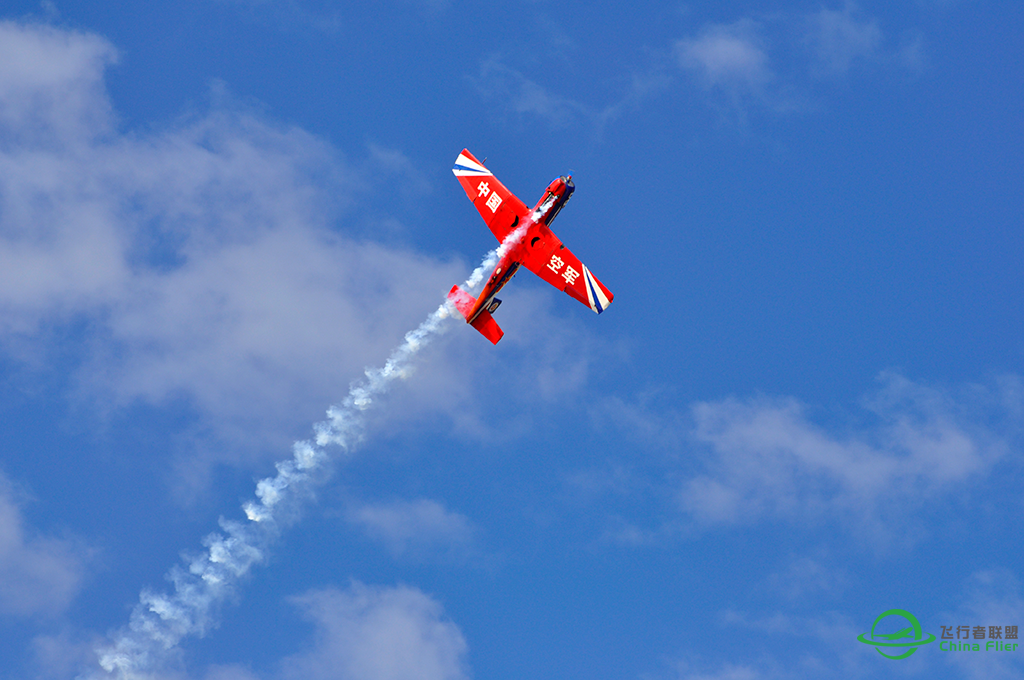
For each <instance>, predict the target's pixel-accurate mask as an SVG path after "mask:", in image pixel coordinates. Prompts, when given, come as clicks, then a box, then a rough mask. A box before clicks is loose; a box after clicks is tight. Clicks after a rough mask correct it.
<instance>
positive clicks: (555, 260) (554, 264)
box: [548, 255, 565, 274]
mask: <svg viewBox="0 0 1024 680" xmlns="http://www.w3.org/2000/svg"><path fill="white" fill-rule="evenodd" d="M564 264H565V262H563V261H562V258H560V257H559V256H558V255H552V256H551V262H548V269H550V270H551V271H553V272H554V273H556V274H557V273H558V270H559V269H561V268H562V265H564Z"/></svg>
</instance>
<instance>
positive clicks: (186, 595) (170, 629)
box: [82, 225, 526, 680]
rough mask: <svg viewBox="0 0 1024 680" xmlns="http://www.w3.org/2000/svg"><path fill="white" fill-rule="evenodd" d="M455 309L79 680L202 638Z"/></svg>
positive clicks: (136, 615) (180, 569)
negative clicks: (332, 449) (338, 452)
mask: <svg viewBox="0 0 1024 680" xmlns="http://www.w3.org/2000/svg"><path fill="white" fill-rule="evenodd" d="M525 231H526V229H525V225H524V226H522V227H520V228H519V229H517V230H516V231H514V232H513V233H511V234H509V236H508V237H507V238H506V239H505V240H504V241H503V242H502V244H501V246H499V247H498V248H497V249H495V250H492V251H491V252H490V253H488V254H487V256H486V257H485V258H484V260H483V262H482V263H481V264H480V266H479V267H477V268H476V269H475V270H474V271H473V273H472V274H471V275H470V276H469V278H468V279H467V280H466V283H465V284H464V285H463V287H464V288H467V289H470V290H471V289H473V288H475V287H476V286H477V285H479V284H480V282H481V281H482V280H483V277H484V275H485V274H486V273H487V272H488V271H489V270H490V269H491V268H493V267H494V266H495V264H496V263H497V261H498V259H500V258H501V256H502V255H504V253H505V252H506V251H507V250H508V248H510V247H511V246H512V245H514V244H515V243H517V242H518V241H519V240H520V239H521V238H522V236H523V234H524V233H525ZM453 313H455V314H456V315H457V313H456V312H455V311H454V307H453V306H452V304H451V303H450V302H448V301H445V303H444V304H442V305H441V306H440V307H438V308H437V310H436V311H434V313H433V314H431V315H430V316H428V317H427V319H426V321H424V322H423V323H422V324H420V325H419V327H418V328H416V329H415V330H413V331H410V332H409V333H407V334H406V336H405V341H404V342H403V343H402V344H401V345H400V346H399V347H398V348H397V349H395V350H394V351H393V352H392V353H391V356H389V357H388V360H387V362H386V363H385V364H384V367H383V368H380V369H367V371H366V378H365V380H363V381H362V382H360V383H358V384H356V385H353V386H352V388H351V389H350V390H349V393H348V396H347V397H346V398H345V400H344V401H343V402H342V403H341V405H338V406H332V407H331V408H330V409H328V411H327V416H328V419H327V420H326V421H324V422H321V423H317V424H316V425H314V426H313V430H314V432H315V434H316V436H315V437H314V441H312V442H310V441H300V442H296V443H295V444H294V446H293V447H292V449H293V457H292V458H291V459H289V460H284V461H281V462H279V463H278V464H277V475H276V476H274V477H268V478H266V479H262V480H260V481H259V482H258V483H257V484H256V500H254V501H249V502H247V503H245V505H243V510H244V511H245V515H246V517H247V521H236V520H229V519H224V518H221V520H220V528H221V530H222V531H223V533H213V534H210V535H209V536H207V537H206V538H205V539H203V545H204V546H205V548H206V550H205V551H204V552H202V553H200V554H199V555H196V556H194V557H191V558H186V564H185V565H184V566H181V565H177V566H175V567H173V568H172V569H171V571H170V572H169V573H168V574H167V579H168V580H169V581H170V582H171V583H172V584H173V592H171V593H162V592H161V593H158V592H154V591H151V590H148V589H146V590H143V591H142V593H141V594H140V595H139V603H138V604H137V605H135V608H134V609H133V610H132V613H131V617H130V619H129V622H128V625H127V626H126V627H124V628H121V629H120V630H118V631H116V632H115V633H114V634H112V636H111V637H112V638H113V639H112V641H111V643H110V644H108V645H106V646H104V647H101V648H99V649H97V650H96V653H97V655H98V657H99V665H100V667H101V668H102V669H103V671H102V672H101V671H99V670H97V671H94V672H92V673H88V674H86V675H85V676H82V678H88V679H90V680H100V679H101V678H104V679H106V678H117V679H118V680H143V679H145V678H154V677H155V676H156V673H158V672H159V670H160V668H161V667H162V666H163V665H164V664H165V663H166V662H167V661H168V660H169V658H170V657H171V656H172V655H173V653H174V649H175V648H176V647H177V646H178V644H179V643H180V642H181V640H182V639H183V638H185V637H187V636H191V635H194V636H200V637H201V636H203V635H204V634H205V633H206V631H207V630H208V629H209V628H210V627H211V626H213V625H215V623H216V615H217V611H216V610H217V608H218V607H219V606H220V605H221V604H222V603H223V602H224V601H225V599H227V598H228V597H230V596H231V595H232V594H233V593H234V592H235V587H236V585H237V584H238V583H239V580H240V579H241V578H242V577H243V576H245V575H246V574H247V573H248V572H249V570H250V569H251V568H252V567H253V565H255V564H257V563H259V562H262V561H263V560H264V559H265V557H266V555H267V550H268V549H269V547H270V546H271V544H272V543H273V542H274V540H275V539H276V538H277V536H278V535H279V534H280V532H281V529H283V528H284V527H286V526H287V525H288V524H290V523H291V522H293V521H295V519H296V517H297V514H298V509H299V506H300V505H301V501H303V500H304V499H306V498H307V497H308V496H309V495H310V493H311V492H312V489H313V487H314V486H315V485H316V484H317V483H318V482H320V481H322V480H323V479H324V478H325V477H326V475H327V472H328V470H327V463H328V462H329V460H330V457H329V455H328V453H327V450H326V447H327V446H329V445H331V444H336V445H338V446H340V447H342V449H344V450H346V451H351V450H352V449H353V447H354V446H355V445H356V444H357V443H358V442H359V441H360V436H361V435H360V426H361V425H362V412H363V411H365V410H366V409H368V408H369V407H370V406H371V405H372V404H373V402H374V399H375V398H376V397H377V396H378V395H380V394H382V393H384V392H385V391H386V390H387V388H388V386H389V385H390V383H391V382H392V381H394V380H395V379H398V378H405V377H406V376H408V374H409V369H410V362H411V360H412V359H413V357H415V356H416V354H417V353H418V352H419V351H420V349H422V348H423V347H424V346H425V345H426V344H427V343H428V342H429V341H430V340H431V338H432V337H433V336H434V335H436V334H437V333H438V332H439V331H440V330H441V328H442V324H443V322H444V321H445V320H446V319H447V318H449V317H450V316H452V314H453Z"/></svg>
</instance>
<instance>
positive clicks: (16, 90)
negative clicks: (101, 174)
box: [0, 21, 117, 148]
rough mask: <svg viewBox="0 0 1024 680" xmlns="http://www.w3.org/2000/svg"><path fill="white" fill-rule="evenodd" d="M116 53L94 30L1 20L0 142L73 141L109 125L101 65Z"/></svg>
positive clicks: (114, 56) (108, 112)
mask: <svg viewBox="0 0 1024 680" xmlns="http://www.w3.org/2000/svg"><path fill="white" fill-rule="evenodd" d="M116 58H117V53H116V51H115V50H114V48H113V47H112V46H111V45H110V44H109V43H108V42H107V41H105V40H103V39H102V38H100V37H98V36H95V35H90V34H86V33H79V32H75V31H66V30H62V29H57V28H51V27H49V26H32V27H30V28H28V29H26V28H25V27H23V26H21V25H19V24H17V23H15V22H11V21H0V148H4V147H9V145H11V144H16V143H37V144H43V145H47V146H49V145H54V144H62V143H77V142H80V141H81V140H83V139H90V138H93V137H94V136H96V135H98V134H102V133H104V132H107V131H109V130H110V122H111V121H110V108H109V104H107V103H106V102H105V101H104V100H103V97H102V92H103V70H104V68H105V67H106V66H107V65H108V64H110V63H112V62H114V61H115V60H116Z"/></svg>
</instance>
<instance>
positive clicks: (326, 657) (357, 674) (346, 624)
mask: <svg viewBox="0 0 1024 680" xmlns="http://www.w3.org/2000/svg"><path fill="white" fill-rule="evenodd" d="M293 602H294V603H295V604H296V605H297V606H299V607H300V608H301V609H302V610H303V612H304V613H305V615H306V616H307V617H308V618H309V619H311V620H312V621H313V622H314V623H315V624H316V626H317V634H316V643H315V646H314V648H313V649H312V650H310V651H308V652H306V653H303V654H299V655H296V656H292V657H289V658H287V659H285V661H284V662H283V664H282V671H283V672H282V675H283V677H284V678H296V679H298V678H301V679H302V680H328V679H330V680H404V679H408V680H461V679H463V678H466V677H468V671H467V668H466V662H465V656H466V652H467V645H466V641H465V639H464V638H463V637H462V633H461V632H460V631H459V629H458V627H457V626H456V625H455V624H454V623H452V622H451V621H449V620H447V619H446V618H445V617H444V613H443V610H442V607H441V605H440V604H439V603H438V602H437V601H436V600H434V599H432V598H431V597H429V596H427V595H425V594H424V593H423V592H421V591H419V590H417V589H415V588H409V587H407V586H398V587H395V588H382V587H372V586H366V585H363V584H361V583H354V584H353V585H352V586H351V587H350V588H348V589H347V590H344V591H342V590H337V589H327V590H319V591H313V592H310V593H307V594H305V595H302V596H300V597H296V598H294V599H293Z"/></svg>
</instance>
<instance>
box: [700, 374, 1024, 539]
mask: <svg viewBox="0 0 1024 680" xmlns="http://www.w3.org/2000/svg"><path fill="white" fill-rule="evenodd" d="M885 380H886V382H885V385H884V387H883V389H882V390H881V391H880V392H879V393H878V394H877V395H876V396H875V397H874V398H873V399H872V400H871V401H870V402H869V403H868V408H869V409H870V410H871V411H872V412H873V414H874V415H875V416H876V417H877V419H878V421H879V422H878V423H877V425H874V426H872V427H869V428H866V429H862V430H861V431H849V432H843V433H841V434H837V433H833V432H830V431H828V430H827V429H826V428H824V427H821V426H818V425H816V424H814V423H813V422H812V421H811V420H810V419H809V418H808V417H807V415H806V409H805V407H803V406H802V405H801V404H799V403H798V402H797V401H796V400H794V399H764V398H760V399H750V400H745V401H740V400H737V399H726V400H723V401H719V402H706V403H699V404H696V405H695V406H694V407H693V409H692V411H693V418H694V424H695V429H694V433H693V434H694V437H695V439H696V440H697V441H698V442H700V443H702V444H704V445H706V446H707V447H708V451H709V455H708V457H707V458H706V459H705V463H706V472H705V473H704V474H699V475H696V476H693V477H691V478H690V479H688V480H687V481H686V482H685V483H684V484H683V487H682V491H681V493H680V502H681V503H682V507H683V508H684V509H685V510H686V512H687V513H689V514H690V515H691V516H693V517H694V518H695V519H697V520H698V521H699V522H702V523H708V524H714V523H722V522H726V523H733V522H738V523H743V522H756V521H758V520H759V519H761V518H763V517H765V516H776V517H787V518H791V519H796V520H799V521H811V522H813V521H817V520H819V519H822V518H825V517H833V518H845V517H850V516H851V515H852V516H853V517H857V518H860V519H861V520H862V521H866V522H868V523H870V524H875V523H877V522H881V521H882V520H883V519H884V521H885V523H892V524H893V525H898V524H899V522H900V521H901V519H900V514H901V512H902V511H903V510H906V509H908V508H912V507H917V506H919V505H920V504H921V503H924V502H926V501H927V500H928V499H929V498H934V497H935V496H936V495H937V494H939V493H942V492H947V491H950V490H955V489H959V488H961V486H962V485H964V484H965V483H967V482H969V481H970V480H971V479H972V478H975V477H981V476H984V475H985V474H986V473H987V472H988V471H989V470H990V469H991V467H992V466H993V465H994V464H995V463H996V462H997V461H998V460H999V459H1000V458H1001V457H1002V455H1003V454H1004V453H1005V451H1006V448H1007V441H1006V439H1005V435H1001V434H1000V430H1001V429H1002V428H1001V425H1000V424H999V423H997V422H993V421H991V417H994V418H996V419H999V420H1003V421H1005V419H1006V418H1007V417H1008V416H1009V417H1010V418H1012V417H1013V413H1014V409H1016V408H1017V403H1018V400H1019V396H1018V395H1016V391H1015V390H1014V389H1013V388H1012V384H1011V383H1012V381H1011V383H1008V384H1007V385H1008V386H1007V387H1006V388H1005V389H1003V388H996V389H995V390H993V391H989V392H985V393H982V392H984V391H982V390H980V388H976V389H971V390H967V394H966V395H965V396H964V397H963V399H962V400H961V401H958V400H957V399H955V398H954V397H952V396H950V395H949V394H947V393H945V392H943V391H940V390H937V389H933V388H929V387H926V386H922V385H918V384H914V383H912V382H910V381H908V380H906V379H904V378H902V377H899V376H895V375H889V376H886V378H885ZM986 409H989V410H990V411H991V413H984V411H985V410H986ZM993 413H994V416H993ZM986 416H988V418H986ZM883 515H887V516H885V517H883Z"/></svg>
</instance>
